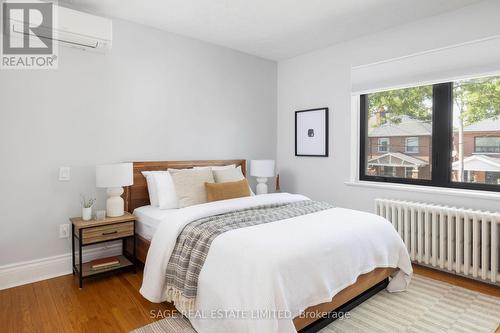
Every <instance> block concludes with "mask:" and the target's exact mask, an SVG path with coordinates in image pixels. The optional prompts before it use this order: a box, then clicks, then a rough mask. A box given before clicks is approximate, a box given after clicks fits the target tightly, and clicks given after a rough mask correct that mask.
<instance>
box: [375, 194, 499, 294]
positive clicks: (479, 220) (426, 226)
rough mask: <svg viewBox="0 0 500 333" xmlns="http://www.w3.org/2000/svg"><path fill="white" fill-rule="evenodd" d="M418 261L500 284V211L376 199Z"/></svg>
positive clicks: (411, 254) (411, 255) (412, 258)
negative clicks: (499, 231) (492, 211)
mask: <svg viewBox="0 0 500 333" xmlns="http://www.w3.org/2000/svg"><path fill="white" fill-rule="evenodd" d="M375 206H376V208H375V209H376V214H377V215H380V216H382V217H384V218H386V219H387V220H389V221H390V222H391V223H392V225H393V226H394V228H395V229H396V231H397V232H398V233H399V235H400V236H401V238H402V239H403V242H404V243H405V245H406V248H407V249H408V253H409V254H410V257H411V260H412V261H413V262H414V263H417V264H420V265H424V266H428V267H432V268H436V269H440V270H444V271H448V272H451V273H454V274H458V275H462V276H465V277H469V278H473V279H476V280H480V281H482V282H487V283H490V284H495V285H500V283H499V280H500V272H499V266H500V265H499V261H500V253H499V252H500V251H499V249H500V248H499V243H500V235H499V233H498V229H499V228H500V227H499V224H500V214H499V213H491V212H484V211H478V210H471V209H463V208H455V207H447V206H439V205H434V204H426V203H419V202H410V201H401V200H389V199H376V200H375Z"/></svg>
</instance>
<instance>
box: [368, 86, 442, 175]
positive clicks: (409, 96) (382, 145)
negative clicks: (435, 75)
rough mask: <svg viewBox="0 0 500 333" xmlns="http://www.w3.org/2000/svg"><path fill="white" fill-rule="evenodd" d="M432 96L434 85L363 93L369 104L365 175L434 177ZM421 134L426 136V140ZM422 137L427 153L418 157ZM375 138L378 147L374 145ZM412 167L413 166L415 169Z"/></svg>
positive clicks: (423, 148)
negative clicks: (432, 164) (375, 147)
mask: <svg viewBox="0 0 500 333" xmlns="http://www.w3.org/2000/svg"><path fill="white" fill-rule="evenodd" d="M432 96H433V92H432V86H424V87H416V88H409V89H400V90H392V91H387V92H380V93H374V94H370V95H364V96H362V104H363V103H364V105H365V107H366V110H365V112H364V115H363V117H364V120H365V125H364V127H363V128H365V130H364V133H363V142H364V143H365V145H364V146H365V147H367V149H364V152H363V153H362V154H363V157H364V160H365V161H364V162H363V168H362V170H363V175H366V176H369V177H383V178H385V179H387V178H400V179H408V178H410V179H413V178H414V177H417V179H430V177H431V169H432V166H431V163H432V155H431V154H430V150H431V146H430V145H431V141H432V140H431V138H432V104H433V101H432ZM418 136H422V140H420V139H419V137H418ZM389 137H390V141H389ZM424 138H426V139H425V140H424ZM420 141H422V143H424V144H427V147H422V150H423V152H424V153H423V154H420V155H419V156H418V157H417V156H414V155H415V153H418V152H419V150H420V147H419V142H420ZM374 142H375V143H376V146H377V149H374V145H375V144H374ZM389 143H390V147H389ZM381 152H384V154H383V155H381V154H380V153H381ZM408 169H409V170H412V171H411V173H410V172H409V171H407V170H408ZM388 170H390V172H389V171H388ZM414 170H415V171H414ZM410 174H411V177H408V175H410Z"/></svg>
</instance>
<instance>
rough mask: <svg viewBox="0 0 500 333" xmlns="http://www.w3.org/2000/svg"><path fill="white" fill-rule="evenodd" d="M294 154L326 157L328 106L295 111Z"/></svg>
mask: <svg viewBox="0 0 500 333" xmlns="http://www.w3.org/2000/svg"><path fill="white" fill-rule="evenodd" d="M295 156H312V157H328V108H319V109H310V110H301V111H295Z"/></svg>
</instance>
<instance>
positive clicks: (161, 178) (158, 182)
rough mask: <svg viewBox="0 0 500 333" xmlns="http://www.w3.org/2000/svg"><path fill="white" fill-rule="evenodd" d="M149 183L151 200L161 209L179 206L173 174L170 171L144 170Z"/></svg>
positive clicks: (153, 204)
mask: <svg viewBox="0 0 500 333" xmlns="http://www.w3.org/2000/svg"><path fill="white" fill-rule="evenodd" d="M142 174H143V176H144V177H146V182H147V184H148V193H149V202H150V203H151V206H153V207H159V208H161V209H172V208H179V204H178V202H177V194H176V193H175V187H174V183H173V181H172V176H171V175H170V173H169V172H168V171H143V172H142Z"/></svg>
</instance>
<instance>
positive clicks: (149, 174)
mask: <svg viewBox="0 0 500 333" xmlns="http://www.w3.org/2000/svg"><path fill="white" fill-rule="evenodd" d="M161 172H166V171H143V172H142V175H143V176H144V177H145V178H146V183H147V184H148V193H149V202H150V204H151V206H154V207H158V191H157V189H156V183H155V179H154V177H153V175H154V174H155V173H161Z"/></svg>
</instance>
